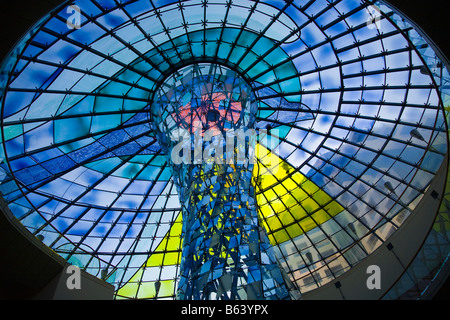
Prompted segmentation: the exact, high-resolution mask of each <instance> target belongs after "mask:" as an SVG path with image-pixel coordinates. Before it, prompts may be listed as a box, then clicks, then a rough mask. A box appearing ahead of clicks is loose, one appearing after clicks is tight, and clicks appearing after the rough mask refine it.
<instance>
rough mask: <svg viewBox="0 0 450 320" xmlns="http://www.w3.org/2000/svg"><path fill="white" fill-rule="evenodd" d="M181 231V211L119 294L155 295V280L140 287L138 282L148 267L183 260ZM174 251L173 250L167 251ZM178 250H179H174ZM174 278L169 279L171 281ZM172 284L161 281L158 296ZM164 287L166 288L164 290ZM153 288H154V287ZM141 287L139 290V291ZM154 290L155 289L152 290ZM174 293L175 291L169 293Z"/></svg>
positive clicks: (173, 263) (151, 296) (140, 296)
mask: <svg viewBox="0 0 450 320" xmlns="http://www.w3.org/2000/svg"><path fill="white" fill-rule="evenodd" d="M181 232H182V215H181V213H180V214H179V215H178V218H177V219H176V221H175V223H174V224H173V225H172V227H171V228H170V230H169V232H168V233H167V235H166V236H165V237H164V239H163V240H162V241H161V242H160V244H159V245H158V247H157V248H156V250H155V252H156V253H154V254H152V255H151V256H150V257H149V258H148V260H147V261H146V262H145V263H144V265H143V266H142V267H141V268H140V269H139V270H138V271H137V272H136V274H135V275H134V276H133V277H132V278H131V279H130V281H129V282H128V283H126V284H125V285H124V286H123V287H121V288H120V289H119V290H118V291H117V294H118V295H119V296H124V297H129V298H134V297H135V296H136V294H138V297H139V298H147V299H148V298H153V297H154V295H155V292H154V282H145V283H142V284H141V287H142V288H139V285H138V283H137V282H139V281H140V280H141V278H142V273H143V271H144V269H145V268H146V267H159V266H162V265H176V264H180V260H181V252H180V250H181V241H180V237H181ZM166 251H172V252H166ZM173 251H178V252H173ZM170 281H172V282H174V280H169V282H170ZM171 285H172V284H168V283H167V281H166V282H165V281H161V289H160V291H159V294H158V296H163V292H165V291H167V292H169V291H170V290H169V288H170V286H171ZM163 287H164V288H165V289H164V290H165V291H164V290H163ZM152 288H153V289H152ZM138 289H139V292H138ZM152 290H153V291H152ZM168 295H173V291H172V292H171V293H170V294H168Z"/></svg>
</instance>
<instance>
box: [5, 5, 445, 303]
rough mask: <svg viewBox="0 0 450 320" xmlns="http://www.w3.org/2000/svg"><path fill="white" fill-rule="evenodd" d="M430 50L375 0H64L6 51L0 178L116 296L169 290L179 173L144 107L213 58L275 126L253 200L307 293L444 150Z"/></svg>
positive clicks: (417, 194) (398, 211)
mask: <svg viewBox="0 0 450 320" xmlns="http://www.w3.org/2000/svg"><path fill="white" fill-rule="evenodd" d="M72 3H74V4H75V5H77V6H78V7H79V8H80V9H81V11H80V14H81V16H80V19H81V20H80V28H79V29H72V30H70V29H68V28H67V25H66V22H67V19H69V18H70V11H69V12H68V11H67V7H68V6H69V5H70V4H72ZM380 8H381V9H380ZM432 54H433V51H432V49H431V48H430V47H429V46H428V44H427V42H426V41H425V40H424V39H423V38H422V37H421V36H420V34H419V33H417V31H416V30H415V28H414V26H412V25H411V24H409V23H407V22H404V21H401V19H400V18H399V17H398V15H397V13H396V12H395V11H394V10H392V9H390V8H389V7H385V6H384V5H383V3H381V2H371V1H363V0H361V1H359V0H336V1H318V0H317V1H314V0H311V1H301V0H299V1H259V0H255V1H253V0H252V1H250V0H242V1H230V0H227V1H225V0H217V1H212V0H202V1H194V0H185V1H183V0H178V1H159V0H158V1H157V0H131V1H125V0H123V1H117V0H108V1H106V0H78V1H71V2H70V3H69V2H67V4H64V5H62V6H61V7H60V8H58V9H57V10H55V11H54V12H52V13H51V14H50V15H49V16H48V17H47V18H45V19H44V20H43V21H41V22H39V23H38V24H37V25H36V26H35V27H34V28H33V29H32V30H31V31H30V33H29V34H27V35H26V36H25V38H24V39H22V41H21V43H19V45H18V46H17V48H16V49H15V50H14V51H13V55H12V56H11V58H10V59H9V60H7V61H6V62H5V64H4V66H3V70H4V71H5V72H4V74H5V76H4V77H3V78H2V80H1V81H2V84H1V87H2V88H5V89H4V92H3V93H2V96H1V105H2V116H1V124H2V142H3V156H2V158H3V163H2V165H1V168H2V170H3V172H4V177H3V181H2V183H1V185H0V190H1V193H2V196H3V197H4V198H5V200H6V201H7V202H8V204H9V207H10V208H11V210H12V212H13V214H14V215H15V216H16V217H17V218H18V219H19V220H20V221H21V222H22V223H23V224H24V225H25V226H26V227H27V228H28V229H29V230H30V231H31V232H32V233H33V234H35V235H40V236H42V238H41V239H43V240H42V241H43V242H44V243H45V244H47V245H48V246H49V247H50V248H52V249H54V250H55V251H57V252H58V248H65V249H64V250H65V251H64V250H60V254H61V255H63V256H64V257H65V258H66V259H68V260H69V261H71V262H74V261H75V260H76V261H83V262H82V265H81V266H82V267H83V268H85V269H86V270H87V271H88V272H91V273H93V274H95V275H100V274H102V276H103V278H104V279H106V280H107V281H109V282H111V283H113V284H114V285H115V287H116V289H117V290H116V297H117V298H118V299H122V298H124V299H128V298H131V299H135V298H139V299H174V298H175V297H176V292H177V286H178V279H179V276H180V263H181V258H182V254H181V253H182V237H183V234H184V233H183V230H182V227H181V226H182V224H183V218H184V217H183V216H182V215H181V211H182V207H183V206H182V202H180V200H179V193H180V187H181V188H182V187H183V186H182V185H180V184H178V185H177V184H176V183H174V177H173V172H172V169H173V168H172V167H171V166H170V164H169V163H168V160H167V157H166V156H167V152H166V151H164V148H162V147H161V143H160V141H159V140H158V138H157V133H156V132H155V130H154V127H153V122H154V121H149V113H150V111H151V108H152V105H154V102H155V97H156V96H155V95H156V92H157V90H158V89H159V88H160V87H161V86H162V85H163V84H164V81H165V80H166V79H167V78H168V77H170V76H172V75H173V74H174V73H175V72H176V71H178V70H181V69H183V68H184V67H186V66H189V65H192V64H201V63H208V64H213V65H221V66H223V67H226V68H229V69H231V70H233V71H234V72H236V74H237V75H239V77H242V78H243V79H244V80H245V81H246V83H248V84H249V86H251V89H252V91H253V93H254V95H255V97H256V100H257V113H256V114H255V119H256V123H255V128H257V129H265V130H268V131H269V132H271V133H272V134H274V135H276V137H277V139H279V141H280V142H279V144H277V145H276V146H270V145H264V144H261V146H260V147H261V148H264V150H266V151H267V154H270V156H271V157H274V158H276V159H277V161H278V162H279V163H280V165H279V166H275V167H274V166H272V165H271V164H270V163H267V162H266V161H265V160H264V159H263V158H258V159H257V164H256V165H255V170H253V171H252V186H253V188H254V190H255V201H256V203H257V206H256V207H255V208H254V210H255V212H256V213H257V216H258V218H259V221H260V227H261V228H263V229H264V232H265V234H266V235H267V236H268V240H269V242H270V245H271V246H272V247H273V248H274V250H275V252H276V260H277V262H278V263H279V265H280V266H281V269H282V272H283V273H286V275H287V276H288V277H289V279H290V282H291V283H292V284H293V285H294V286H295V287H297V288H298V290H299V292H301V293H306V292H308V291H311V290H314V289H316V288H318V287H320V286H323V285H324V284H326V283H328V282H330V281H332V280H333V279H336V278H337V277H339V276H340V275H342V274H344V273H345V272H347V271H349V270H350V269H351V268H352V267H353V266H354V265H356V264H357V263H358V262H359V261H361V260H362V259H364V258H365V257H367V256H368V255H370V254H371V253H372V252H374V251H375V250H376V249H377V248H378V247H379V246H380V245H381V244H382V243H383V242H385V241H386V240H387V239H389V237H390V235H392V234H393V233H394V232H395V231H396V230H398V229H399V228H401V226H402V224H403V223H404V221H406V219H407V217H408V216H409V214H410V213H411V212H412V211H413V210H414V208H415V207H416V205H417V203H418V202H419V201H420V199H421V195H422V194H423V193H424V192H425V190H426V189H427V186H428V185H429V184H430V182H431V181H432V180H433V178H434V175H435V174H436V172H437V171H438V169H439V168H440V165H441V164H442V163H443V161H444V159H445V155H446V154H447V152H448V150H447V127H446V120H445V114H444V106H446V105H447V104H446V103H447V101H445V100H444V98H443V91H442V88H443V83H442V82H441V83H438V82H437V81H439V79H440V80H441V81H445V79H446V75H447V70H446V68H445V66H444V65H443V64H442V63H440V62H439V61H438V60H439V59H437V58H436V57H435V56H433V57H432V58H427V57H430V56H432ZM437 77H439V78H437ZM171 168H172V169H171ZM271 172H272V174H270V173H271ZM177 187H178V189H177ZM185 187H186V186H185ZM68 247H70V248H72V249H70V250H69V252H67V248H68ZM94 262H95V263H94ZM80 263H81V262H80ZM234 297H235V298H236V296H234Z"/></svg>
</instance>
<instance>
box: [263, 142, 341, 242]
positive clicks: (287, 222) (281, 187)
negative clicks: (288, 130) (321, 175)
mask: <svg viewBox="0 0 450 320" xmlns="http://www.w3.org/2000/svg"><path fill="white" fill-rule="evenodd" d="M257 150H258V153H257V155H263V156H264V158H263V159H262V160H261V159H259V158H258V162H257V164H256V165H255V170H254V177H255V179H254V180H255V181H254V182H255V190H256V194H257V198H256V199H257V202H258V213H259V217H260V219H261V220H262V221H263V226H264V227H265V229H266V231H267V233H268V235H269V240H270V242H271V243H272V244H276V243H283V242H285V241H287V240H289V239H292V238H295V237H298V236H300V235H302V234H303V233H304V232H308V231H310V230H312V229H314V228H316V227H317V225H318V224H322V223H324V222H326V221H328V220H329V219H331V217H334V216H335V215H337V214H338V213H340V212H342V211H343V210H344V208H343V207H342V206H341V205H340V204H339V203H337V202H336V201H334V200H333V199H332V198H331V197H330V196H329V195H328V194H327V193H326V192H325V191H323V190H321V189H320V188H319V187H318V186H317V185H316V184H315V183H313V182H312V181H310V180H308V179H307V178H306V177H305V176H304V175H303V174H301V173H300V172H297V171H295V169H294V168H293V167H291V166H290V165H289V164H288V163H287V162H285V161H283V160H281V159H280V158H278V159H275V157H276V155H274V154H272V153H271V152H270V151H269V150H267V149H265V148H264V147H263V146H261V145H258V146H257ZM269 160H270V161H269ZM258 174H259V175H260V176H258ZM261 175H262V176H261ZM273 214H276V217H275V216H272V215H273ZM277 217H278V218H277Z"/></svg>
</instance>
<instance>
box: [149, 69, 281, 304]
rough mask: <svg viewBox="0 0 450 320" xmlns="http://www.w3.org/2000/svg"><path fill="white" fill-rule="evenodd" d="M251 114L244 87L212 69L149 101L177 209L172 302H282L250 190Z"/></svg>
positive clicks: (188, 75)
mask: <svg viewBox="0 0 450 320" xmlns="http://www.w3.org/2000/svg"><path fill="white" fill-rule="evenodd" d="M256 109H257V106H256V100H255V97H254V95H253V93H252V90H251V88H250V86H249V85H248V84H247V83H246V82H245V81H244V80H243V79H242V78H241V77H239V76H238V75H237V74H236V73H235V72H233V71H231V70H230V69H228V68H225V67H223V66H219V65H211V64H203V65H192V66H188V67H185V68H184V69H182V70H179V71H178V72H177V73H176V74H175V75H172V76H171V77H170V78H168V79H166V81H165V82H164V84H163V85H162V86H161V88H160V90H159V91H158V92H157V94H156V96H155V99H154V104H153V106H152V121H153V123H154V126H155V130H156V132H157V136H158V139H159V142H160V144H161V145H162V147H163V149H164V150H165V151H166V153H167V155H168V161H169V164H170V166H171V169H172V171H173V178H174V181H175V184H176V186H177V188H178V192H179V196H180V202H181V204H182V214H183V251H182V260H181V271H180V281H179V284H178V291H177V298H178V299H187V300H210V299H221V300H222V299H224V300H226V299H233V300H237V299H251V300H258V299H289V294H288V290H287V288H286V284H285V281H284V278H283V276H282V273H281V272H280V268H279V266H278V265H277V263H276V260H275V256H274V254H273V253H272V252H271V250H272V248H271V245H270V244H269V241H268V238H267V235H266V234H265V231H264V230H263V229H262V228H261V227H260V226H259V223H258V216H257V211H256V201H255V191H254V189H253V186H252V183H251V180H252V171H253V162H254V156H253V155H254V153H253V150H254V146H255V142H256V141H255V139H256V136H255V133H256V131H255V130H253V128H254V124H255V121H256V111H257V110H256Z"/></svg>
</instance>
